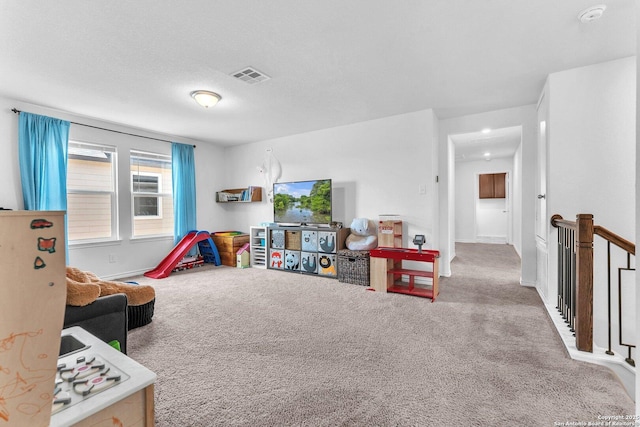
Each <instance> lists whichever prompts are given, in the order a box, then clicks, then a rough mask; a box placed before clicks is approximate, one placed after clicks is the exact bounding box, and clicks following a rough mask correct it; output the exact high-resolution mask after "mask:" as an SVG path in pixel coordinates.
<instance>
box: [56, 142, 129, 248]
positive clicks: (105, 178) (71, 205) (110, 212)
mask: <svg viewBox="0 0 640 427" xmlns="http://www.w3.org/2000/svg"><path fill="white" fill-rule="evenodd" d="M67 159H68V160H67V223H68V234H69V241H70V242H83V241H103V240H115V239H117V236H118V232H117V213H116V212H117V200H118V197H117V193H116V188H117V186H116V173H115V171H116V149H115V147H110V146H104V145H96V144H89V143H85V142H77V141H69V152H68V155H67Z"/></svg>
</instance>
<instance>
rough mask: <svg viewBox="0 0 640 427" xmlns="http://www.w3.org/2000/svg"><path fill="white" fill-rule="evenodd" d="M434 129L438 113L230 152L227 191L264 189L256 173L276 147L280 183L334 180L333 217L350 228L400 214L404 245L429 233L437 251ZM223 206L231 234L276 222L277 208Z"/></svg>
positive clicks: (390, 119)
mask: <svg viewBox="0 0 640 427" xmlns="http://www.w3.org/2000/svg"><path fill="white" fill-rule="evenodd" d="M436 126H437V125H436V118H435V116H434V114H433V112H432V111H431V110H424V111H418V112H415V113H410V114H403V115H398V116H392V117H386V118H383V119H378V120H371V121H367V122H362V123H356V124H352V125H348V126H340V127H335V128H330V129H323V130H319V131H315V132H309V133H304V134H299V135H293V136H288V137H283V138H277V139H273V140H269V141H262V142H259V143H254V144H247V145H243V146H239V147H230V148H227V149H226V150H225V163H226V171H227V174H226V178H225V182H226V187H228V188H233V187H245V186H247V185H261V186H264V182H262V181H261V180H262V178H261V176H260V174H259V173H258V171H257V169H256V167H257V166H259V165H261V164H262V162H263V159H264V155H265V151H266V149H267V148H272V149H273V153H274V155H275V157H276V158H277V159H278V160H279V161H280V163H281V165H282V177H281V179H280V182H285V181H295V180H305V179H315V178H331V179H332V180H333V208H334V211H333V217H334V220H336V221H342V222H343V223H344V224H345V227H348V226H349V225H350V223H351V220H352V219H353V218H355V217H367V218H370V219H373V220H374V221H377V220H378V216H379V215H380V214H390V213H393V214H398V215H400V216H401V218H402V220H403V227H404V230H403V233H404V245H405V246H407V245H409V246H412V244H411V240H412V239H409V238H408V236H411V238H412V237H413V235H415V234H425V235H426V237H427V239H428V246H431V247H435V248H438V243H437V241H435V238H434V228H435V227H436V225H437V212H436V209H437V185H436V183H435V170H434V150H435V145H436V144H435V141H434V133H435V132H436V130H437V127H436ZM420 185H425V186H426V189H427V191H426V194H424V195H421V194H419V192H418V189H419V186H420ZM263 199H264V198H263ZM222 205H223V206H224V209H225V212H226V213H227V214H228V215H227V218H228V222H227V223H226V226H227V227H228V228H230V229H238V230H241V231H248V229H249V227H250V226H251V225H256V224H259V223H261V222H271V221H273V205H272V204H271V203H269V202H267V201H264V200H263V202H262V203H241V204H231V203H228V204H222Z"/></svg>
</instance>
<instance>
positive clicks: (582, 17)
mask: <svg viewBox="0 0 640 427" xmlns="http://www.w3.org/2000/svg"><path fill="white" fill-rule="evenodd" d="M606 8H607V6H606V5H604V4H599V5H597V6H591V7H589V8H587V9H585V10H583V11H582V12H580V13H579V14H578V20H579V21H580V22H582V23H583V24H587V23H589V22H593V21H595V20H597V19H600V18H601V17H602V14H603V13H604V11H605V9H606Z"/></svg>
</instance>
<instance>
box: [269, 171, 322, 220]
mask: <svg viewBox="0 0 640 427" xmlns="http://www.w3.org/2000/svg"><path fill="white" fill-rule="evenodd" d="M273 220H274V222H275V223H277V224H288V225H312V224H315V225H329V224H330V223H331V180H330V179H316V180H311V181H293V182H276V183H275V184H273Z"/></svg>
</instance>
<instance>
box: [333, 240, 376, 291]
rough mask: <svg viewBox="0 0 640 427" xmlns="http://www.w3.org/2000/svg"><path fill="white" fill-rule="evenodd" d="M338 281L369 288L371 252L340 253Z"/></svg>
mask: <svg viewBox="0 0 640 427" xmlns="http://www.w3.org/2000/svg"><path fill="white" fill-rule="evenodd" d="M338 281H339V282H343V283H352V284H354V285H361V286H369V251H351V250H348V249H341V250H339V251H338Z"/></svg>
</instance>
